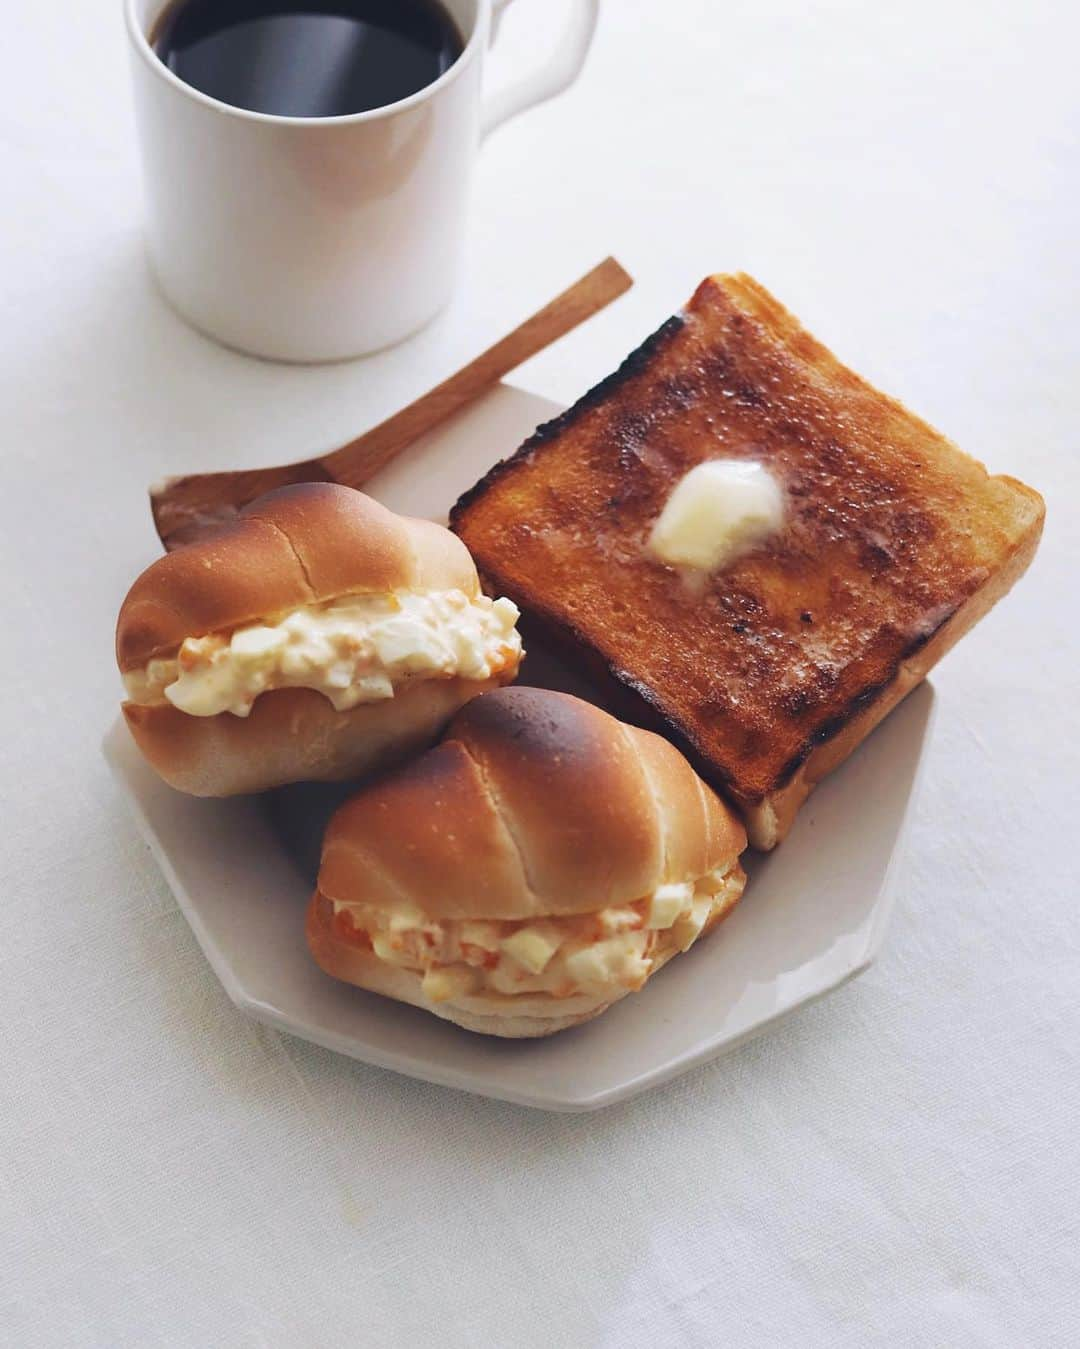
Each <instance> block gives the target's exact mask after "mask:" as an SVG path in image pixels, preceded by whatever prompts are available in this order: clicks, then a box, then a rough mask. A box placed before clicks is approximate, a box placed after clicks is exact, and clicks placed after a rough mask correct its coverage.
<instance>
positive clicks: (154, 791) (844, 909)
mask: <svg viewBox="0 0 1080 1349" xmlns="http://www.w3.org/2000/svg"><path fill="white" fill-rule="evenodd" d="M559 410H560V409H559V408H558V407H556V406H555V405H554V404H552V403H551V402H549V401H548V400H546V399H541V398H538V397H536V396H535V395H532V394H528V393H525V392H523V391H522V390H519V389H515V388H512V387H511V386H508V385H503V386H500V387H499V388H498V389H496V390H495V391H494V392H493V393H492V394H490V395H489V396H488V397H487V398H486V399H484V400H482V401H481V402H480V403H478V404H477V405H475V406H474V407H472V408H471V409H469V410H468V411H466V412H465V413H463V414H462V415H461V416H460V417H458V418H457V419H455V421H454V422H453V423H451V424H449V425H448V426H447V427H445V428H443V429H442V430H440V431H439V432H437V433H435V434H433V435H431V436H428V437H426V438H425V439H424V440H423V441H422V442H419V443H418V444H417V445H416V446H414V447H412V448H411V449H410V450H409V451H407V452H406V453H405V454H404V455H402V456H401V457H400V458H399V459H398V461H397V462H396V463H394V464H393V465H391V467H390V468H389V469H387V470H385V471H384V472H383V473H382V474H380V475H379V477H378V478H377V479H376V480H373V482H372V483H371V485H370V488H369V490H370V491H371V493H372V495H374V496H377V497H379V499H380V500H382V501H384V502H385V503H386V504H387V505H388V506H391V507H393V508H394V509H395V510H400V511H405V512H407V513H409V514H412V515H426V516H430V517H431V518H433V519H441V520H445V518H446V512H447V510H448V508H449V506H450V504H451V503H452V502H453V501H454V499H455V498H456V497H457V495H458V494H459V493H460V492H461V491H462V490H464V489H465V488H466V487H468V486H470V485H471V484H472V483H473V482H474V481H475V480H476V479H477V478H478V477H479V476H480V475H481V474H482V473H483V472H485V471H486V470H487V469H488V468H489V467H490V466H491V465H492V464H493V463H494V462H495V461H496V460H497V459H500V458H502V457H503V456H504V455H506V454H508V453H510V452H512V451H513V450H514V449H515V448H516V446H517V445H518V444H519V443H520V441H521V440H522V439H523V438H524V437H525V436H526V435H527V434H528V433H529V432H530V431H531V430H532V429H533V427H534V426H535V425H536V423H537V422H539V421H542V420H545V419H546V418H548V417H550V416H552V415H553V414H555V413H556V412H558V411H559ZM524 678H525V682H527V683H534V684H543V685H549V686H553V687H560V688H572V689H574V691H576V692H579V693H583V694H585V695H586V696H588V693H589V691H588V690H587V689H586V688H584V687H582V686H580V685H576V684H575V683H574V681H573V680H572V679H570V678H569V676H568V675H567V674H566V672H565V671H563V670H561V669H560V667H558V665H557V664H556V663H555V662H553V661H552V660H551V659H550V658H548V657H547V656H544V655H541V653H538V652H536V651H531V652H530V657H529V660H528V661H527V662H526V671H525V675H524ZM932 711H933V691H932V689H931V688H930V687H929V686H928V685H923V686H922V687H921V688H919V689H917V690H916V691H915V692H914V693H913V694H912V695H911V696H910V697H909V698H908V699H907V700H906V701H905V702H904V703H903V704H902V705H901V706H900V707H899V708H898V709H897V710H896V711H895V712H894V713H893V714H892V715H891V716H890V717H888V718H887V720H886V721H885V723H884V724H883V725H882V726H881V727H879V728H878V730H877V731H875V732H874V734H873V735H872V736H871V737H870V738H869V739H868V740H867V741H866V743H865V744H864V745H863V746H862V747H861V748H860V749H859V750H858V751H857V752H856V754H855V755H853V757H852V758H851V759H850V760H849V761H848V762H847V763H846V764H845V765H844V766H843V767H842V768H841V769H840V770H839V771H838V772H837V773H835V774H834V775H833V776H832V777H831V778H830V779H828V781H826V782H825V783H824V784H823V786H822V787H820V788H819V789H818V790H817V791H816V792H815V793H814V795H813V796H812V797H811V798H810V801H809V803H808V804H807V806H806V807H805V808H804V809H803V811H802V813H801V815H800V816H799V819H798V821H797V822H796V825H795V828H794V830H793V831H792V833H791V835H790V837H789V838H788V839H787V841H786V842H785V843H784V844H783V846H782V847H781V848H779V849H778V850H777V851H776V852H775V853H773V854H771V855H770V856H768V857H753V856H751V858H750V860H749V863H748V868H747V869H748V871H749V872H750V883H749V885H748V886H747V890H746V895H745V897H744V899H743V900H742V902H741V903H740V904H739V905H738V907H737V908H736V909H735V911H734V913H733V914H732V915H731V917H730V918H728V919H727V920H726V921H725V922H724V923H723V924H722V925H721V926H720V927H719V928H718V929H717V930H716V932H715V933H714V934H713V935H712V936H711V937H709V938H708V939H706V940H704V941H702V942H701V943H700V945H698V946H696V947H694V948H692V949H691V950H690V951H689V952H687V953H686V954H685V955H682V956H679V957H677V959H675V960H674V961H672V962H671V964H670V965H669V966H668V967H667V968H666V969H665V970H664V971H662V972H661V973H660V974H659V975H657V977H656V978H655V979H653V980H652V981H651V982H650V983H649V984H648V985H647V986H646V987H645V988H644V989H643V990H642V992H640V993H637V994H634V995H632V996H630V997H628V998H625V999H624V1000H623V1001H622V1002H619V1003H617V1004H616V1005H615V1006H614V1007H613V1008H612V1009H611V1010H610V1011H609V1012H606V1013H605V1014H604V1015H603V1016H601V1017H599V1018H598V1019H597V1020H595V1021H592V1022H589V1023H587V1024H586V1025H583V1026H580V1027H577V1028H575V1029H574V1030H570V1031H565V1032H563V1033H562V1034H559V1035H555V1036H552V1037H550V1038H547V1039H543V1040H528V1041H502V1040H496V1039H492V1038H488V1037H485V1036H479V1035H472V1034H470V1033H469V1032H468V1031H463V1030H459V1029H458V1028H457V1027H455V1026H451V1025H449V1024H448V1023H446V1022H442V1021H439V1020H438V1019H437V1018H435V1017H433V1016H430V1015H428V1014H427V1013H424V1012H421V1011H418V1010H416V1009H415V1008H411V1007H406V1006H404V1005H403V1004H400V1003H395V1002H391V1001H389V1000H387V999H384V998H379V997H377V996H375V995H374V994H370V993H365V992H363V991H361V990H360V989H356V988H352V987H350V986H349V985H346V984H342V983H338V982H337V981H335V980H333V979H330V978H329V977H328V976H327V975H325V974H323V973H322V971H321V970H320V969H319V968H318V967H317V966H316V965H315V963H314V962H313V961H312V959H311V957H310V956H309V955H308V952H307V947H306V945H305V942H304V935H303V924H304V909H305V906H306V904H307V901H308V898H309V896H310V894H311V890H312V887H313V880H314V870H315V867H316V866H317V860H318V850H319V841H320V837H321V830H322V827H323V825H324V823H325V820H326V819H327V818H328V815H329V813H330V811H331V810H332V809H333V808H334V806H335V805H336V804H337V803H338V802H339V801H340V800H342V799H343V798H344V796H345V795H347V793H348V790H349V789H348V788H347V787H338V786H333V787H325V786H318V785H315V784H301V785H298V786H296V787H288V788H284V789H282V790H280V791H277V792H271V793H267V794H266V795H265V796H261V797H238V798H233V799H231V800H228V801H203V800H197V799H195V798H193V797H186V796H182V795H180V794H179V793H177V792H174V791H172V790H171V789H170V788H169V787H167V786H165V785H164V783H162V782H161V781H160V780H159V779H158V778H157V776H156V775H155V774H154V773H153V772H152V771H151V770H150V769H149V768H148V767H147V766H146V765H145V764H144V763H143V761H142V759H141V758H140V757H139V755H138V753H137V752H136V751H135V749H134V746H133V745H132V743H131V740H130V738H129V737H128V734H127V731H126V728H125V727H124V725H123V724H122V722H119V721H118V722H117V723H116V725H114V727H113V728H112V730H111V731H110V732H109V734H108V736H107V737H106V740H105V754H106V757H107V758H108V760H109V763H110V765H111V766H112V769H113V771H114V772H115V774H116V777H117V779H118V781H119V782H120V784H121V786H122V787H123V788H124V790H125V792H126V794H127V796H128V797H129V799H130V802H131V804H132V806H133V808H134V811H135V815H136V818H137V820H138V822H139V825H140V827H141V828H142V831H143V833H144V835H145V837H146V839H147V842H148V843H149V845H150V847H151V849H152V850H153V852H154V855H155V856H156V857H157V859H158V862H159V863H160V865H161V868H162V870H163V872H164V873H165V877H166V879H167V880H168V882H169V884H170V886H171V887H172V890H173V893H174V894H175V896H176V899H177V902H178V904H179V905H180V908H181V909H182V911H183V913H184V915H185V916H186V918H187V920H188V922H189V923H190V924H191V927H192V930H193V931H194V933H195V936H196V938H197V939H198V941H199V944H200V946H201V947H202V949H203V951H204V952H205V954H206V958H207V960H208V961H209V962H210V964H211V966H212V967H213V969H214V972H215V973H216V974H217V976H218V978H219V979H220V980H221V982H222V984H223V985H224V987H225V989H226V991H227V993H228V994H229V996H230V998H232V1000H233V1002H235V1003H236V1005H237V1006H238V1007H239V1008H240V1009H241V1010H242V1011H244V1012H247V1013H249V1014H250V1015H251V1016H254V1017H256V1018H257V1019H258V1020H260V1021H264V1022H266V1023H267V1024H269V1025H271V1026H275V1027H277V1028H279V1029H281V1030H286V1031H289V1032H290V1033H292V1034H293V1035H298V1036H301V1037H303V1038H304V1039H307V1040H312V1041H314V1042H315V1043H316V1044H320V1045H324V1046H326V1047H327V1048H329V1049H333V1050H337V1051H339V1052H340V1053H343V1054H348V1055H350V1056H351V1057H353V1058H356V1059H361V1060H363V1061H364V1062H367V1063H373V1064H378V1065H379V1066H380V1067H384V1068H392V1069H395V1070H396V1071H398V1072H401V1073H407V1074H409V1075H410V1076H412V1077H418V1078H424V1079H426V1080H428V1081H431V1082H438V1083H441V1084H443V1085H445V1086H450V1087H457V1088H460V1089H462V1090H465V1091H472V1092H476V1093H478V1094H480V1095H483V1096H493V1097H497V1098H499V1099H502V1100H507V1101H514V1102H517V1103H519V1104H521V1105H530V1106H537V1107H540V1108H542V1109H546V1110H564V1111H580V1110H593V1109H596V1108H598V1107H600V1106H604V1105H610V1104H612V1103H613V1102H615V1101H619V1100H623V1099H625V1098H627V1097H629V1096H633V1095H636V1094H637V1093H638V1092H641V1091H644V1090H646V1089H647V1088H649V1087H654V1086H658V1085H659V1084H660V1083H663V1082H666V1081H669V1080H670V1079H671V1078H673V1077H675V1076H676V1075H677V1074H679V1073H682V1072H685V1071H686V1070H687V1069H689V1068H692V1067H694V1066H696V1065H697V1064H700V1063H704V1062H706V1061H707V1060H709V1059H711V1058H714V1057H715V1056H717V1055H718V1054H721V1053H723V1052H725V1051H726V1050H729V1049H732V1048H734V1047H735V1046H736V1045H738V1044H740V1043H742V1041H744V1040H746V1039H748V1038H749V1037H750V1036H752V1035H755V1034H757V1033H759V1032H760V1031H763V1030H764V1029H766V1027H768V1026H770V1025H772V1024H773V1023H774V1022H776V1021H777V1020H778V1019H779V1018H781V1017H783V1016H785V1015H787V1013H789V1012H791V1011H793V1010H794V1009H795V1008H797V1007H800V1006H802V1005H803V1004H804V1003H807V1002H811V1001H813V1000H814V999H815V998H819V997H821V996H822V995H824V994H825V993H828V992H830V991H831V990H832V989H834V988H837V987H839V986H840V985H841V984H843V983H845V982H846V981H847V980H848V979H851V978H852V977H853V976H855V975H856V974H859V973H860V972H861V971H862V970H864V969H866V967H867V966H868V965H869V964H870V962H871V961H872V960H873V958H874V955H875V954H876V952H877V950H878V948H879V947H880V945H881V942H882V939H883V936H884V931H885V925H886V922H887V919H888V915H889V911H890V908H891V906H892V900H893V885H894V878H895V872H896V864H897V861H898V859H899V857H900V855H901V853H902V849H903V842H904V836H905V833H906V828H907V824H908V820H909V817H910V812H911V807H912V803H913V800H914V795H915V789H916V786H917V779H918V772H919V765H920V761H921V758H922V750H923V746H924V743H925V741H926V737H927V733H928V731H929V727H930V722H931V717H932Z"/></svg>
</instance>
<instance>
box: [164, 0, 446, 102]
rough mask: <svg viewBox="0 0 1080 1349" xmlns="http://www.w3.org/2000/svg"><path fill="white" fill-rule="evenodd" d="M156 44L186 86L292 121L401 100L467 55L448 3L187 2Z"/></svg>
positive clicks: (170, 15)
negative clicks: (463, 50)
mask: <svg viewBox="0 0 1080 1349" xmlns="http://www.w3.org/2000/svg"><path fill="white" fill-rule="evenodd" d="M150 43H151V46H152V47H153V48H154V51H155V52H157V54H158V56H159V57H160V58H161V59H162V61H164V63H165V64H166V65H167V66H168V67H169V69H170V70H171V71H173V72H174V73H175V74H177V75H178V76H179V77H180V79H182V80H183V81H184V82H185V84H190V85H191V86H192V87H193V88H195V89H200V90H201V91H202V92H203V93H204V94H209V95H210V96H211V97H212V98H216V99H220V101H221V102H222V103H231V104H232V105H233V106H234V107H237V108H250V109H251V110H252V111H253V112H269V113H277V114H279V115H281V116H285V117H340V116H342V115H344V114H347V113H353V112H367V111H368V110H369V109H370V108H382V107H385V106H386V104H388V103H396V102H397V101H398V99H401V98H408V96H409V95H410V94H415V93H416V92H417V90H419V89H423V88H424V87H425V86H426V85H429V84H431V82H432V81H433V80H437V79H438V78H439V76H440V75H441V74H442V73H443V71H444V70H448V69H449V67H450V66H452V65H453V64H454V62H455V61H456V60H457V58H458V57H459V56H460V55H461V50H462V42H461V36H460V34H459V33H458V30H457V27H456V26H455V24H454V21H453V19H452V18H451V17H450V15H449V14H448V13H447V12H446V10H445V9H444V8H443V7H442V5H441V4H439V3H438V0H179V3H177V4H175V5H172V6H170V8H168V9H167V10H166V11H165V13H164V14H163V15H162V17H161V19H160V20H159V21H158V23H157V25H156V26H155V29H154V31H153V33H152V34H151V37H150Z"/></svg>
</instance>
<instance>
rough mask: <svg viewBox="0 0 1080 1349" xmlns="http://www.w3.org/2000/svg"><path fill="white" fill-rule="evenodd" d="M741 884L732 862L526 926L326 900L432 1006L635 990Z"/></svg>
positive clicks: (361, 942) (339, 920) (338, 927)
mask: <svg viewBox="0 0 1080 1349" xmlns="http://www.w3.org/2000/svg"><path fill="white" fill-rule="evenodd" d="M742 885H743V872H742V868H741V867H740V866H739V865H738V863H737V862H735V863H732V865H731V866H729V867H726V868H720V869H718V870H716V871H711V872H709V873H708V874H707V875H705V876H702V877H701V879H700V880H698V881H696V882H694V881H688V882H685V883H682V884H677V885H661V886H660V887H659V888H658V889H657V890H655V891H654V892H653V893H652V894H651V895H648V896H646V897H645V898H644V899H639V900H636V901H635V902H634V903H632V904H627V905H624V906H621V907H618V908H608V909H601V910H600V911H599V912H598V913H585V914H574V915H572V916H569V917H565V918H550V919H545V920H543V921H522V922H492V921H470V920H465V919H454V920H442V921H436V920H434V919H429V918H425V917H424V916H423V915H422V914H420V913H418V912H408V911H395V912H389V911H387V910H385V909H379V908H376V907H374V906H372V905H365V904H362V903H352V902H339V901H337V900H331V901H329V902H330V904H331V905H332V908H333V914H334V917H333V925H334V931H335V934H336V935H337V936H338V938H339V939H340V940H342V941H346V942H348V943H349V944H350V945H354V946H359V947H362V948H364V949H368V950H371V951H373V952H374V954H375V955H376V956H377V957H378V958H379V959H380V960H385V961H387V962H388V963H389V964H391V965H400V966H403V967H404V968H406V969H410V970H414V971H416V973H418V974H422V975H423V990H424V993H425V994H426V995H427V996H428V997H429V998H430V999H431V1000H432V1001H433V1002H445V1001H446V1000H447V999H448V998H457V997H461V996H464V995H470V994H477V993H502V994H507V995H513V994H517V993H531V994H536V993H545V994H548V995H549V996H551V997H555V998H568V997H572V996H574V995H575V994H581V993H587V994H604V993H609V992H610V993H614V992H615V991H616V990H618V989H639V988H640V987H641V986H642V984H644V982H645V980H646V979H647V978H648V977H649V975H650V973H651V972H652V969H653V967H654V964H655V962H656V959H657V957H658V956H659V955H661V954H668V953H669V952H672V951H674V950H681V951H685V950H686V949H687V948H688V947H690V946H692V945H693V943H694V942H695V941H696V940H697V938H698V937H699V936H700V934H701V931H702V929H703V928H704V926H705V924H706V923H707V922H708V920H709V916H710V914H711V913H712V912H713V910H714V908H717V907H720V908H721V909H723V908H726V907H728V906H729V905H730V904H731V903H734V901H735V899H737V898H738V895H739V893H740V891H741V889H742Z"/></svg>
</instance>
